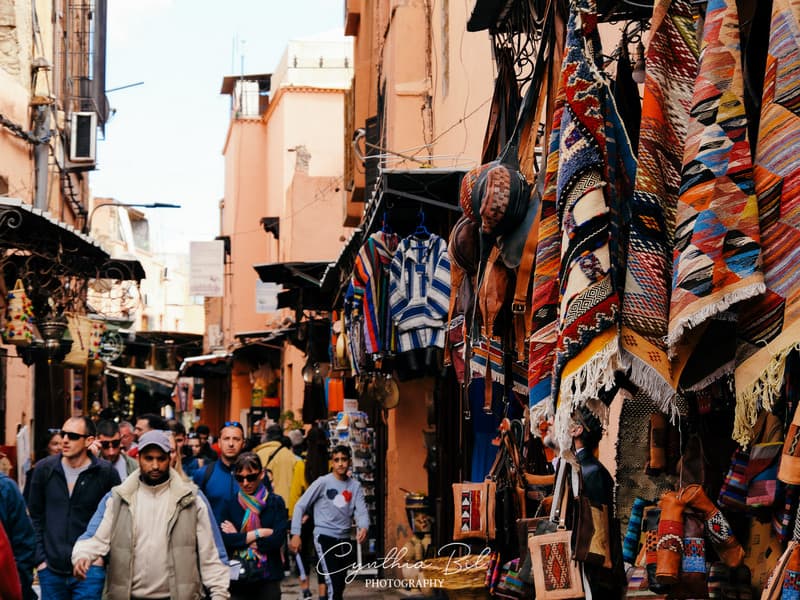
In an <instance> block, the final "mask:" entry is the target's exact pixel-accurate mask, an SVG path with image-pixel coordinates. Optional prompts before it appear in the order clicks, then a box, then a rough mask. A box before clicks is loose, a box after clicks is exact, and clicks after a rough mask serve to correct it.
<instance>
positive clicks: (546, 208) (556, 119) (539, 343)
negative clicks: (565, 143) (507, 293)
mask: <svg viewBox="0 0 800 600" xmlns="http://www.w3.org/2000/svg"><path fill="white" fill-rule="evenodd" d="M563 110H564V94H563V88H562V89H560V90H559V92H558V94H557V98H556V102H555V111H554V113H553V129H552V131H551V133H550V146H549V148H548V154H547V163H546V166H545V168H546V172H545V178H544V192H543V194H542V200H541V211H542V214H541V220H540V222H539V241H538V244H537V246H536V264H535V268H534V271H533V291H532V292H531V314H532V325H531V331H532V334H531V337H530V345H529V353H528V390H529V391H528V403H529V406H530V409H531V419H530V420H531V426H535V425H536V423H538V422H539V420H540V418H541V417H542V416H543V415H544V414H545V413H547V412H548V411H550V410H551V408H552V402H551V394H552V387H553V384H552V374H553V364H554V360H555V350H556V339H557V337H558V330H557V314H558V265H559V258H560V255H561V235H560V232H559V230H558V213H557V212H556V183H557V181H558V161H559V156H560V151H559V146H560V143H561V136H560V132H561V116H562V114H563Z"/></svg>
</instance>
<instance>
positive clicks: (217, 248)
mask: <svg viewBox="0 0 800 600" xmlns="http://www.w3.org/2000/svg"><path fill="white" fill-rule="evenodd" d="M189 254H190V264H191V267H190V275H189V295H190V296H205V297H206V298H221V297H222V296H223V295H224V283H225V243H224V242H223V241H222V240H212V241H210V242H190V246H189Z"/></svg>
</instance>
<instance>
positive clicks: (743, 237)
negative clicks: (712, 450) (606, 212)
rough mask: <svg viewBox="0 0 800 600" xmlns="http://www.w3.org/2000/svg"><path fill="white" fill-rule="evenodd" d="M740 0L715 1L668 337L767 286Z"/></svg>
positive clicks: (672, 340)
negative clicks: (746, 92)
mask: <svg viewBox="0 0 800 600" xmlns="http://www.w3.org/2000/svg"><path fill="white" fill-rule="evenodd" d="M760 265H761V251H760V233H759V223H758V203H757V201H756V196H755V189H754V184H753V161H752V157H751V155H750V142H749V141H748V136H747V115H746V114H745V106H744V76H743V74H742V60H741V47H740V40H739V11H738V8H737V7H736V0H710V1H709V2H708V7H707V9H706V17H705V27H704V30H703V43H702V46H701V49H700V70H699V73H698V75H697V80H696V82H695V86H694V97H693V98H692V109H691V111H690V115H689V126H688V130H687V136H686V145H685V147H684V151H683V172H682V174H681V195H680V198H679V200H678V211H677V220H676V227H675V252H674V276H673V286H672V302H671V305H670V322H669V333H668V343H669V346H670V352H673V351H674V349H675V346H676V345H677V344H678V342H679V341H680V340H681V339H682V338H683V337H684V336H685V335H687V334H688V333H689V332H690V331H691V330H693V329H695V328H697V327H698V326H699V325H701V324H703V323H705V322H707V321H708V319H709V318H711V317H713V316H715V315H717V314H719V313H721V312H722V311H724V310H726V309H728V308H729V307H730V306H732V305H733V304H735V303H737V302H741V301H742V300H746V299H748V298H752V297H754V296H757V295H759V294H762V293H764V289H765V288H764V275H763V273H762V272H761V269H760Z"/></svg>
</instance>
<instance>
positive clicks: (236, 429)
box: [192, 421, 244, 523]
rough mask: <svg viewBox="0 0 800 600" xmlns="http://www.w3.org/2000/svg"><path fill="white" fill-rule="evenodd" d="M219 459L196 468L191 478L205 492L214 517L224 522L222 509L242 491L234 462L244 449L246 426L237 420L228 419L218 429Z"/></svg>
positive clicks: (219, 521)
mask: <svg viewBox="0 0 800 600" xmlns="http://www.w3.org/2000/svg"><path fill="white" fill-rule="evenodd" d="M219 449H220V456H219V460H215V461H214V462H212V463H209V464H206V465H205V466H204V467H201V468H200V469H198V470H197V471H195V473H194V475H193V476H192V480H193V481H194V483H195V485H196V486H197V487H199V488H200V491H201V492H203V493H204V494H205V495H206V498H208V502H209V503H210V504H211V509H212V510H213V511H214V518H216V519H217V523H222V519H221V518H220V517H221V516H222V508H223V507H224V506H225V505H226V504H227V503H228V502H229V501H231V500H235V499H236V497H237V495H238V493H239V486H238V485H236V480H235V479H234V478H233V471H232V470H231V468H232V467H233V463H234V462H236V459H237V457H238V456H239V454H241V453H242V450H243V449H244V427H242V424H241V423H239V422H238V421H225V423H223V425H222V429H221V430H220V432H219Z"/></svg>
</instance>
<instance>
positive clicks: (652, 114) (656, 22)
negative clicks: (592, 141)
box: [621, 0, 698, 412]
mask: <svg viewBox="0 0 800 600" xmlns="http://www.w3.org/2000/svg"><path fill="white" fill-rule="evenodd" d="M692 15H693V10H692V6H691V3H690V2H689V0H658V2H656V6H655V7H654V9H653V21H652V29H651V31H652V37H651V39H650V43H649V46H648V50H647V55H646V64H647V78H646V80H645V91H644V100H643V103H642V123H641V131H640V136H639V155H638V159H639V165H638V168H637V171H636V187H635V192H634V196H633V200H632V204H631V213H632V217H631V224H630V233H629V241H628V257H627V265H626V273H625V294H624V297H623V302H622V336H621V340H622V348H623V352H624V359H625V360H626V362H628V363H630V366H631V379H632V380H633V381H634V382H635V383H636V384H637V385H638V386H639V387H640V388H642V389H643V390H645V391H646V392H647V394H648V395H649V396H650V397H651V398H653V399H654V400H656V401H657V403H658V406H659V407H660V408H661V409H662V410H663V411H665V412H667V411H668V410H669V409H670V407H671V405H672V399H673V397H674V393H675V392H674V390H675V387H676V385H675V384H676V380H677V376H678V373H676V372H675V371H677V370H678V369H675V368H674V366H673V365H672V364H671V362H670V360H669V359H668V356H667V347H666V336H667V327H668V322H669V302H670V291H671V286H672V282H671V273H672V252H673V237H674V226H675V213H676V208H677V205H678V195H679V190H680V181H681V164H682V161H683V152H682V148H683V145H684V142H685V139H686V124H687V122H688V120H689V109H690V107H691V97H692V89H693V87H694V81H695V78H696V76H697V57H698V47H697V40H696V34H695V26H694V21H693V18H692Z"/></svg>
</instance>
